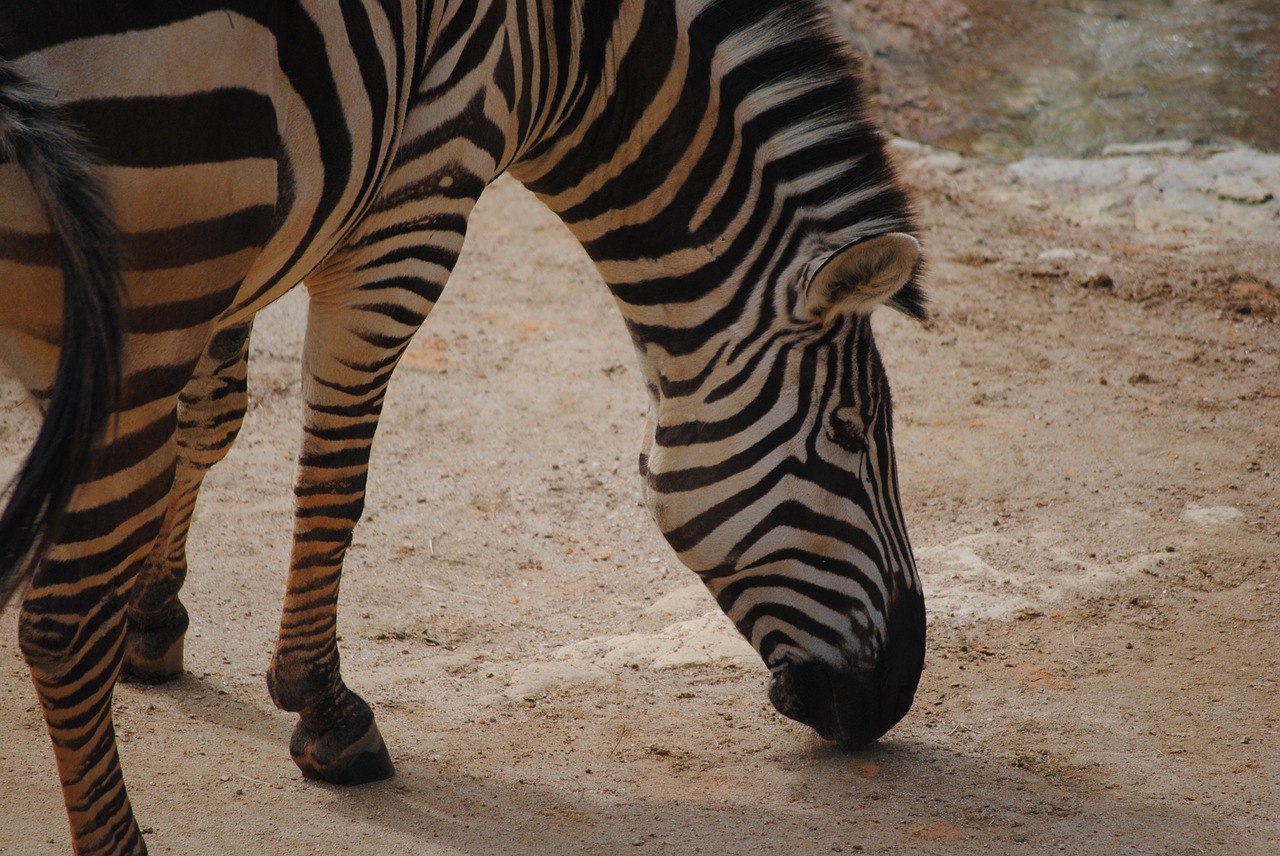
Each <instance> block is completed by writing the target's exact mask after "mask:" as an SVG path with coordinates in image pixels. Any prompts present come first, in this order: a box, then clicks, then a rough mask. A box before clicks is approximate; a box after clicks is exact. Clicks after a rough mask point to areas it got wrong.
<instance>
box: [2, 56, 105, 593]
mask: <svg viewBox="0 0 1280 856" xmlns="http://www.w3.org/2000/svg"><path fill="white" fill-rule="evenodd" d="M0 160H3V161H9V162H11V163H16V164H17V165H18V166H20V167H21V168H22V170H23V171H24V172H25V173H26V175H27V177H28V179H29V180H30V181H31V185H32V187H33V188H34V189H35V192H36V196H37V198H38V199H39V200H40V206H41V208H42V209H43V210H44V213H45V216H46V217H47V218H48V220H49V225H50V227H51V228H52V231H53V239H54V244H55V246H56V248H57V252H58V258H59V261H60V263H61V265H62V274H63V310H62V347H61V351H60V353H59V356H58V369H57V375H56V377H55V379H54V382H53V388H52V389H51V390H50V391H49V399H48V407H47V409H46V411H45V417H44V423H43V424H42V425H41V426H40V432H39V434H37V436H36V441H35V445H34V446H32V448H31V452H30V453H29V454H28V455H27V460H26V461H25V462H24V463H23V465H22V469H21V470H20V471H19V472H18V475H17V476H16V477H15V479H14V480H13V482H12V484H11V485H10V490H11V491H12V494H11V496H10V498H9V503H8V505H7V506H6V507H5V509H4V512H3V514H0V610H2V609H3V608H4V606H5V604H7V603H8V602H9V600H10V598H12V597H13V595H14V593H15V592H16V591H17V590H18V589H19V588H21V587H23V586H24V585H25V584H27V583H28V582H29V581H30V579H31V577H32V575H33V574H34V573H35V568H36V565H37V563H38V561H39V559H40V557H41V556H42V555H43V553H44V552H45V551H46V550H47V549H48V547H49V545H50V543H51V542H52V541H53V539H54V538H55V537H56V536H57V534H58V530H59V528H60V524H61V522H62V519H63V517H64V516H65V514H66V510H67V506H68V504H69V503H70V501H71V495H72V493H73V492H74V490H75V487H76V485H77V484H78V483H79V482H80V481H81V480H82V479H83V478H84V477H85V471H86V467H87V466H88V464H89V460H90V452H91V451H92V448H93V446H94V444H95V443H96V442H97V441H98V440H99V439H101V437H102V434H103V431H104V429H105V428H106V425H107V419H108V418H109V417H110V415H111V413H112V411H113V410H114V409H115V405H116V402H117V394H118V391H119V388H120V370H121V369H120V361H121V343H122V339H123V334H122V326H123V325H122V316H123V311H122V308H121V302H122V299H123V297H122V294H123V289H122V286H121V279H120V265H121V261H120V240H119V235H118V233H117V231H116V227H115V222H114V219H113V218H112V215H111V210H110V205H109V203H108V200H107V194H106V190H105V188H104V186H103V183H102V180H101V178H100V177H99V175H98V172H97V169H96V163H95V161H94V159H93V158H92V157H91V156H90V155H89V154H88V151H87V148H86V145H85V143H84V141H83V140H82V139H81V137H80V136H79V134H78V133H77V132H76V131H75V130H74V129H73V128H72V127H71V126H70V125H69V124H68V123H67V122H66V121H65V120H64V119H63V118H62V117H61V115H60V113H59V111H58V109H57V107H56V105H55V103H54V101H53V99H52V98H51V97H50V96H49V95H48V94H47V93H46V92H45V91H44V90H43V89H42V88H41V87H39V86H38V85H36V84H34V83H32V82H31V81H29V80H27V79H26V78H24V77H23V76H21V75H19V74H18V73H17V72H16V71H15V70H14V69H13V67H12V66H11V65H10V64H8V63H5V62H0ZM0 287H2V286H0Z"/></svg>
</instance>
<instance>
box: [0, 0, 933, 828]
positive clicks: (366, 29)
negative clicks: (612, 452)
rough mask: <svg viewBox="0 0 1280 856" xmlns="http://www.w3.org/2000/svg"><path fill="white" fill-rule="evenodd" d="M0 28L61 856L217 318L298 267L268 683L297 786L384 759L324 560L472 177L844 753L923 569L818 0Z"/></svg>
mask: <svg viewBox="0 0 1280 856" xmlns="http://www.w3.org/2000/svg"><path fill="white" fill-rule="evenodd" d="M0 51H2V54H0V186H2V187H3V189H4V195H3V199H4V202H3V203H2V204H0V283H3V285H2V286H0V288H2V289H3V292H0V293H2V294H3V297H4V304H5V307H6V308H5V312H4V313H3V314H2V315H0V360H2V361H3V362H4V363H5V364H6V365H8V366H9V368H10V369H11V370H12V371H13V373H14V374H16V376H17V377H18V379H19V380H20V381H21V382H22V383H23V384H24V386H25V388H26V389H27V390H29V391H30V392H31V394H32V396H33V398H34V399H35V401H36V402H37V404H38V406H39V407H40V408H41V409H42V410H43V411H44V421H43V423H42V426H41V429H40V431H39V433H38V435H37V437H36V440H35V443H34V445H33V447H32V449H31V451H30V453H29V456H28V458H27V460H26V462H25V463H24V464H23V466H22V468H21V470H20V472H19V474H18V476H17V477H16V479H15V482H14V484H13V486H12V490H11V496H10V498H9V502H8V505H7V506H6V508H5V510H4V512H3V516H0V606H3V604H4V603H6V602H7V601H8V600H9V599H11V598H12V597H13V596H14V595H15V593H16V592H17V591H18V590H20V589H23V588H24V587H26V589H25V594H24V596H23V598H22V603H21V608H20V613H19V643H20V649H21V652H22V654H23V657H24V659H25V660H26V662H27V664H28V666H29V668H30V671H31V674H32V678H33V681H34V684H35V687H36V691H37V695H38V696H39V699H40V704H41V707H42V711H43V714H44V717H45V721H46V724H47V726H48V730H49V733H50V736H51V739H52V742H53V745H54V755H55V759H56V761H57V764H58V769H59V775H60V779H61V783H62V789H63V796H64V800H65V802H66V806H67V812H68V818H69V821H70V824H71V832H72V839H73V843H74V845H75V848H76V850H77V852H80V853H140V852H145V845H144V842H143V840H142V837H141V835H140V833H139V827H138V825H137V822H136V820H135V818H134V814H133V810H132V808H131V806H130V803H129V799H128V796H127V793H126V791H125V787H124V780H123V775H122V773H121V769H120V763H119V759H118V756H117V753H116V744H115V736H114V731H113V728H112V721H111V695H112V689H113V686H114V684H115V681H116V680H117V677H118V676H119V674H120V673H121V671H122V670H126V671H127V672H129V673H130V674H132V675H133V676H135V677H138V678H140V679H143V680H165V679H167V678H170V677H173V676H175V675H176V674H178V673H179V672H180V671H181V667H182V666H181V664H182V638H183V634H184V632H185V630H186V627H187V614H186V610H185V608H184V607H183V606H182V604H181V602H180V600H179V599H178V592H179V589H180V587H181V584H182V581H183V577H184V576H185V573H186V556H185V539H186V532H187V527H188V525H189V522H190V514H191V509H192V507H193V504H194V502H195V498H196V495H197V493H198V491H199V487H200V481H201V478H202V476H203V474H204V473H205V472H206V471H207V470H208V468H209V467H211V466H213V465H215V464H216V463H217V461H218V460H219V459H220V458H221V457H222V456H223V455H225V453H226V450H227V449H228V448H229V446H230V445H231V443H232V442H233V441H234V439H235V436H236V432H237V431H238V429H239V426H240V422H241V420H242V417H243V414H244V409H245V406H246V401H247V393H246V384H245V372H246V358H247V356H246V355H247V352H248V341H249V336H250V325H251V323H252V319H253V316H254V314H255V313H256V312H258V311H259V310H260V309H262V308H263V307H264V306H266V305H267V304H269V303H270V302H272V301H273V300H275V299H276V298H277V297H279V296H280V295H281V294H283V293H284V292H285V291H287V290H289V289H290V288H292V287H294V286H295V285H296V284H298V283H300V282H304V283H305V285H306V287H307V289H308V293H309V298H310V302H309V310H308V321H307V331H306V336H305V342H304V346H303V351H304V353H303V365H304V369H303V374H304V378H303V394H304V398H305V410H304V415H303V442H302V450H301V453H300V457H299V462H298V469H297V475H296V480H295V496H296V514H295V527H294V536H293V548H292V553H291V558H290V568H289V575H288V582H287V591H286V594H285V602H284V607H283V611H282V618H281V625H280V634H279V639H278V642H277V646H276V649H275V652H274V654H273V657H272V660H271V664H270V667H269V670H268V687H269V691H270V693H271V696H272V698H273V700H274V701H275V703H276V704H277V706H279V707H280V708H282V709H284V710H286V711H290V712H294V713H297V714H298V717H299V721H298V724H297V728H296V730H295V732H294V735H293V738H292V740H291V746H290V750H291V753H292V755H293V757H294V760H295V761H296V763H297V764H298V766H299V768H300V769H301V771H302V773H303V774H304V775H305V776H307V777H313V778H320V779H324V780H327V781H330V782H336V783H342V784H357V783H361V782H367V781H372V780H376V779H381V778H385V777H388V776H390V775H392V774H393V772H394V767H393V765H392V762H391V759H390V756H389V753H388V752H387V749H386V746H385V743H384V742H383V740H382V737H381V735H380V733H379V731H378V729H377V726H376V724H375V722H374V718H373V714H372V711H371V710H370V708H369V706H368V705H367V704H366V703H365V702H364V701H363V700H361V699H360V697H359V696H358V695H356V694H355V693H354V692H352V691H351V690H350V689H349V688H348V687H347V686H346V684H345V682H344V680H343V678H342V676H341V672H340V668H339V656H338V649H337V642H336V627H335V620H336V610H337V594H338V583H339V579H340V575H341V570H342V564H343V559H344V555H345V551H346V548H347V546H348V545H349V543H350V541H351V534H352V530H353V528H354V526H355V525H356V522H357V520H358V519H359V517H360V515H361V511H362V507H363V498H364V492H365V486H366V474H367V467H368V461H369V455H370V449H371V446H372V441H373V437H374V433H375V430H376V428H377V424H378V417H379V413H380V410H381V407H382V403H383V401H384V398H385V394H386V390H387V385H388V383H389V381H390V378H391V375H392V372H393V371H394V369H395V366H396V363H397V360H398V359H399V357H400V356H401V355H402V353H403V352H404V349H405V348H406V346H407V344H408V342H409V341H410V339H411V337H412V336H413V334H414V333H415V332H416V330H417V329H418V327H419V326H420V325H421V324H422V322H423V321H424V320H425V318H426V316H427V314H428V313H429V312H430V310H431V308H432V307H433V306H434V305H435V303H436V302H437V300H438V299H439V298H440V296H441V293H442V289H443V287H444V284H445V282H446V280H447V278H448V276H449V273H450V271H451V269H452V268H453V266H454V264H455V262H456V261H457V258H458V254H459V252H460V250H461V247H462V242H463V238H464V234H465V231H466V226H467V218H468V214H469V212H470V211H471V208H472V206H473V205H474V203H475V201H476V199H477V198H478V197H479V195H480V193H481V192H482V191H483V190H484V188H485V187H486V186H487V185H488V184H489V183H490V182H491V181H492V180H493V179H494V178H495V177H497V176H498V175H500V174H502V173H504V172H505V173H510V174H511V175H512V176H514V177H515V178H516V179H518V180H519V181H521V182H522V183H523V184H524V185H525V186H526V187H528V188H530V189H531V190H532V191H533V192H534V193H535V194H537V195H538V197H539V198H540V199H541V200H542V201H543V202H544V203H545V204H547V205H548V206H549V207H550V208H551V210H553V211H554V212H556V213H557V214H558V215H559V216H560V218H561V219H562V220H563V221H564V222H565V223H566V225H567V226H568V227H569V229H570V230H571V231H572V232H573V234H574V235H575V236H576V238H577V239H578V240H579V241H580V242H581V243H582V245H583V246H584V248H585V249H586V250H587V252H588V254H589V255H590V256H591V258H592V260H593V261H594V263H595V265H596V268H597V270H598V271H599V272H600V275H601V278H602V279H603V280H604V281H605V283H606V285H607V286H608V288H609V289H610V290H611V293H612V295H613V297H614V298H615V302H616V303H617V305H618V307H619V309H620V311H621V313H622V316H623V318H624V321H625V324H626V327H627V329H628V331H629V333H630V335H631V337H632V340H633V344H634V346H635V351H636V355H637V360H638V364H639V367H640V371H641V374H642V376H643V379H644V386H645V389H646V393H647V400H648V412H647V416H646V420H645V426H644V433H643V437H644V439H643V443H642V449H641V452H640V455H639V459H638V463H639V472H640V476H641V481H642V490H643V493H644V498H645V503H646V505H647V506H648V509H649V511H650V513H651V515H652V517H653V519H654V520H655V522H656V523H657V525H658V527H659V528H660V530H661V531H662V533H663V535H664V536H665V537H666V539H667V540H668V542H669V543H670V544H671V546H672V547H673V549H674V550H675V552H676V553H677V555H678V556H679V558H680V559H681V561H682V562H683V563H684V564H685V565H687V566H688V567H689V568H690V569H692V570H693V571H694V572H695V573H697V574H698V575H699V576H700V578H701V579H702V580H703V582H704V583H705V584H706V586H707V587H708V589H709V590H710V591H711V593H712V594H713V595H714V596H715V598H716V600H717V602H718V603H719V605H720V607H721V608H722V609H723V610H724V612H725V613H726V614H727V615H728V616H729V617H730V618H731V619H732V620H733V622H734V623H735V625H736V626H737V628H738V630H739V631H740V632H741V633H742V634H743V636H744V637H746V638H747V639H748V640H749V641H750V642H751V644H752V645H753V646H754V647H755V649H756V650H757V652H758V653H759V655H760V657H761V659H762V660H763V662H764V664H765V666H766V667H767V668H768V670H769V672H770V683H769V696H770V699H771V701H772V702H773V704H774V706H775V707H776V708H777V709H778V710H779V711H780V712H781V713H783V714H784V715H786V716H788V717H791V718H793V719H796V720H798V721H800V722H802V723H806V724H807V725H809V726H811V727H812V728H814V729H815V730H816V731H817V732H818V733H819V734H820V735H821V736H822V737H824V738H827V739H831V740H835V741H838V742H841V743H847V744H863V743H867V742H870V741H873V740H875V739H877V738H878V737H880V736H881V735H883V734H884V733H885V732H887V731H888V730H889V729H890V728H892V727H893V726H894V725H895V724H896V723H897V722H898V721H899V720H900V719H901V718H902V717H903V716H904V715H905V714H906V712H907V710H908V709H909V708H910V706H911V703H912V700H913V697H914V693H915V690H916V687H917V684H918V681H919V677H920V674H921V670H922V668H923V660H924V649H925V612H924V597H923V593H922V590H921V585H920V580H919V576H918V574H917V571H916V567H915V564H914V559H913V557H912V552H911V546H910V542H909V539H908V536H907V531H906V526H905V522H904V516H903V510H902V501H901V498H900V493H899V486H898V479H897V470H896V463H895V456H894V447H893V440H892V417H891V401H890V394H889V386H888V380H887V377H886V374H885V370H884V367H883V365H882V363H881V360H880V358H879V355H878V352H877V350H876V346H875V342H874V338H873V335H872V328H871V322H870V314H871V312H872V311H873V310H874V309H875V308H877V307H878V306H880V305H888V306H891V307H892V308H894V309H896V310H898V311H900V312H903V313H905V314H906V315H908V316H912V317H916V318H923V317H925V315H926V306H925V298H924V294H923V289H922V287H921V285H920V281H921V277H922V260H921V258H922V257H921V253H920V247H919V243H918V241H917V239H916V238H915V237H914V232H915V231H916V226H915V223H914V215H913V212H912V209H911V205H910V201H909V198H908V195H907V193H906V191H905V190H904V189H903V188H902V187H901V186H900V184H899V180H898V178H897V176H896V173H895V171H894V168H893V164H892V162H891V157H890V155H889V153H888V151H887V144H886V140H885V137H884V136H883V134H882V132H881V131H880V130H879V128H878V126H877V124H876V123H875V121H874V120H873V119H872V118H871V117H870V116H869V115H868V107H867V100H866V96H865V84H864V83H863V81H862V77H861V70H860V65H859V61H858V60H857V59H856V57H855V55H854V54H853V52H852V50H851V49H850V48H849V47H848V46H847V44H846V43H845V42H844V41H842V39H841V38H840V37H839V36H838V35H837V34H836V33H835V32H834V30H833V27H832V25H831V23H830V21H829V20H828V19H827V17H826V13H825V11H824V10H823V8H822V6H821V4H820V2H819V0H739V2H736V3H733V4H728V3H724V2H720V0H674V2H660V0H471V2H463V3H451V2H434V3H426V2H410V0H400V2H398V3H397V2H393V0H384V2H382V3H373V2H368V0H366V2H358V0H352V2H348V3H342V4H336V3H326V2H321V0H290V2H280V3H274V4H250V3H233V2H212V0H210V2H188V3H183V4H163V3H157V4H152V3H137V4H129V5H128V6H125V7H121V6H120V5H119V4H91V3H76V4H73V5H72V7H71V8H68V9H67V10H65V12H63V13H61V14H53V13H51V12H50V11H49V10H48V9H47V8H46V7H45V6H44V5H43V4H28V3H24V4H7V5H6V8H5V9H4V10H3V11H0ZM59 279H60V280H61V286H59V285H58V282H59Z"/></svg>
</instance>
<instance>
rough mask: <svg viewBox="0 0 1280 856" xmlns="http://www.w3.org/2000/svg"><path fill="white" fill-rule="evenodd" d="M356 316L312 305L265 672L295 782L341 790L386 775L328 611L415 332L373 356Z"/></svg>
mask: <svg viewBox="0 0 1280 856" xmlns="http://www.w3.org/2000/svg"><path fill="white" fill-rule="evenodd" d="M425 308H429V305H428V306H426V307H424V309H425ZM358 314H359V313H358V312H357V311H356V310H350V309H347V310H344V309H338V308H336V307H333V306H331V305H327V304H324V303H323V301H316V300H315V299H314V297H313V302H312V305H311V310H310V314H309V317H308V322H307V340H306V350H305V366H304V370H303V392H304V397H305V399H306V413H305V417H304V435H303V444H302V452H301V455H300V457H299V461H298V473H297V478H296V485H295V489H294V490H295V496H296V512H295V513H296V517H295V527H294V539H293V553H292V557H291V560H290V566H289V580H288V587H287V590H286V592H285V601H284V609H283V614H282V616H281V620H280V636H279V640H278V642H277V644H276V650H275V655H274V656H273V657H272V660H271V667H270V669H269V671H268V673H267V682H268V687H269V689H270V691H271V697H272V698H273V699H274V700H275V703H276V705H277V706H279V707H280V708H281V709H283V710H287V711H292V712H295V713H297V714H298V715H299V717H300V721H299V723H298V726H297V728H296V730H295V731H294V734H293V739H292V741H291V744H290V751H291V753H292V755H293V760H294V761H295V763H297V765H298V767H299V768H300V769H301V770H302V773H303V775H304V776H306V777H307V778H314V779H324V780H326V781H329V782H333V783H336V784H344V785H353V784H360V783H363V782H369V781H376V780H378V779H385V778H388V777H390V776H391V775H392V774H393V773H394V772H395V770H394V767H393V766H392V763H391V757H390V755H389V754H388V752H387V749H386V745H385V744H384V742H383V740H382V736H381V734H380V733H379V732H378V728H377V725H376V724H375V723H374V718H373V712H372V711H371V710H370V708H369V706H368V705H367V704H366V703H365V702H364V700H363V699H361V698H360V697H359V696H358V695H356V694H355V693H354V692H352V691H351V690H350V689H348V688H347V686H346V684H345V683H344V682H343V680H342V675H341V671H340V668H339V656H338V646H337V607H338V588H339V583H340V580H341V576H342V564H343V560H344V558H345V556H346V551H347V547H348V545H349V544H350V543H351V535H352V530H353V529H354V528H355V525H356V522H357V521H358V520H359V519H360V515H361V513H362V511H363V508H364V494H365V481H366V476H367V473H368V465H369V454H370V451H371V448H372V443H373V435H374V432H375V430H376V429H377V424H378V417H379V415H380V414H381V411H382V403H383V399H384V396H385V393H386V389H387V384H388V383H389V381H390V379H391V372H392V369H393V367H394V366H395V363H396V361H397V360H398V359H399V356H400V354H401V352H402V351H403V349H404V347H405V345H407V344H408V341H409V338H410V337H411V336H412V334H413V332H414V331H415V330H416V329H417V324H411V325H410V326H409V327H407V328H406V327H399V329H400V332H401V335H396V336H382V337H379V339H378V345H379V347H376V348H375V347H374V346H372V345H371V344H370V343H369V341H368V337H366V336H363V335H361V334H359V333H356V332H353V331H351V330H350V329H348V325H349V324H350V323H351V321H352V318H353V317H355V316H356V315H358ZM425 315H426V312H425V311H423V312H422V313H421V315H419V316H417V319H416V320H418V321H419V323H420V320H421V318H422V317H425Z"/></svg>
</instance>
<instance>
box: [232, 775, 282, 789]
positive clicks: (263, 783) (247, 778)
mask: <svg viewBox="0 0 1280 856" xmlns="http://www.w3.org/2000/svg"><path fill="white" fill-rule="evenodd" d="M240 778H242V779H244V780H245V781H246V782H253V783H254V784H255V785H266V786H267V787H269V788H274V787H275V785H273V784H271V783H270V782H264V781H262V779H255V778H254V777H253V776H246V775H245V774H244V773H241V774H240Z"/></svg>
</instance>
